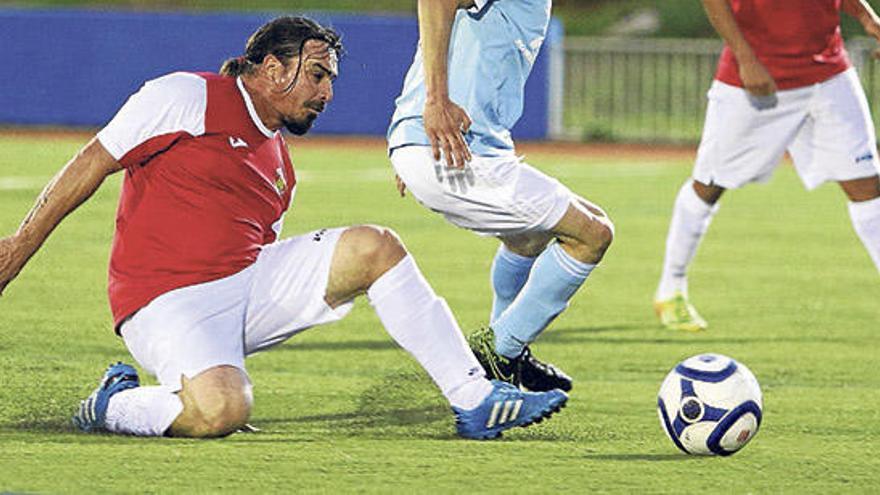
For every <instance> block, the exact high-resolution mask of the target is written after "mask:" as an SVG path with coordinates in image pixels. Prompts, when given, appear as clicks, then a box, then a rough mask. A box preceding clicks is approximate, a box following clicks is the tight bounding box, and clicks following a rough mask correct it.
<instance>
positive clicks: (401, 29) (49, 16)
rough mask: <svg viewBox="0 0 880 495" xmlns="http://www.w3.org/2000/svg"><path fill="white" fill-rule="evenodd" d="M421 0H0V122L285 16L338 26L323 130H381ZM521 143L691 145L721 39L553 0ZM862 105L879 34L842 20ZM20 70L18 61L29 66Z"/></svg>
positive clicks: (50, 110) (77, 122) (155, 69)
mask: <svg viewBox="0 0 880 495" xmlns="http://www.w3.org/2000/svg"><path fill="white" fill-rule="evenodd" d="M415 6H416V1H415V0H371V1H362V0H297V1H287V2H285V1H281V0H250V1H248V2H233V1H229V0H189V1H170V0H159V1H146V0H127V1H113V0H97V1H95V0H92V1H82V0H34V1H18V2H9V1H0V53H3V57H4V59H5V60H4V63H3V64H0V125H14V126H22V125H25V126H59V125H60V126H84V127H96V126H100V125H102V124H103V123H105V122H106V121H107V120H108V119H109V118H110V117H111V116H112V115H113V113H114V111H115V110H116V109H117V108H118V107H119V105H120V104H121V103H122V101H123V100H124V98H125V97H126V96H127V95H128V94H130V93H131V92H133V91H135V90H137V88H138V87H139V85H140V84H141V83H142V82H143V81H144V80H147V79H150V78H153V77H157V76H159V75H162V74H165V73H167V72H171V71H174V70H200V71H201V70H205V71H215V70H217V68H218V67H219V65H220V64H221V62H222V61H223V60H224V59H225V58H228V57H232V56H236V55H239V54H240V53H241V51H242V47H243V45H244V41H245V39H246V38H247V36H248V35H249V34H250V33H251V32H252V31H253V30H254V29H255V28H256V27H258V26H259V25H260V24H262V23H263V22H264V21H265V20H267V19H269V18H271V17H273V16H275V15H278V14H279V13H295V14H301V13H305V14H308V15H311V16H312V17H315V18H317V19H318V20H319V21H321V22H323V23H326V24H330V25H332V26H334V27H336V28H337V30H339V31H340V32H342V33H343V36H344V40H345V42H346V45H347V56H346V58H345V59H344V60H343V65H342V68H341V71H342V74H341V77H340V79H339V81H338V84H337V99H336V101H335V102H334V104H333V105H332V108H331V109H330V110H329V111H328V112H327V114H326V115H325V116H324V117H322V119H321V120H320V121H319V123H318V124H317V126H316V128H315V132H317V133H325V134H356V135H377V136H378V135H382V134H383V133H384V130H385V128H386V126H387V124H388V120H389V118H390V116H391V112H392V110H393V100H394V97H395V96H396V95H397V93H398V92H399V90H400V86H401V83H402V80H403V76H404V74H405V71H406V68H407V67H408V65H409V63H410V61H411V59H412V55H413V53H414V50H415V43H416V40H417V26H416V23H415ZM554 13H555V15H556V20H555V22H554V24H553V26H552V28H551V33H550V35H549V36H548V39H547V41H546V43H545V46H544V48H543V50H542V53H541V57H540V59H539V61H538V63H537V65H536V67H535V69H534V72H533V75H532V77H531V79H530V81H529V86H528V89H527V103H526V108H525V114H524V117H523V119H522V121H521V122H520V124H519V125H518V126H517V128H516V129H515V132H514V134H515V136H516V137H517V138H519V139H533V140H541V139H561V140H576V141H624V142H649V143H693V142H695V141H697V140H698V139H699V134H700V129H701V127H702V120H703V113H704V111H705V105H706V101H705V92H706V90H707V89H708V86H709V84H710V82H711V80H712V77H713V74H714V70H715V63H716V60H717V56H718V53H719V52H720V49H721V43H720V41H719V40H718V38H717V36H715V33H714V31H713V30H712V27H711V26H710V25H709V23H708V22H707V20H706V17H705V15H704V14H703V10H702V7H701V3H700V2H699V1H698V0H663V1H662V2H660V1H658V0H556V1H555V2H554ZM843 17H844V18H845V19H844V25H843V27H844V35H845V37H846V38H847V40H848V47H849V50H850V54H851V56H852V59H853V62H854V64H855V65H856V67H857V68H858V69H859V70H860V73H861V76H862V79H863V81H864V83H865V88H866V92H867V94H868V98H869V100H870V101H872V102H874V101H877V99H878V97H880V79H878V77H877V76H878V75H880V74H878V67H877V65H876V64H875V63H874V62H873V60H872V59H871V57H870V54H871V51H872V50H873V49H874V42H873V41H871V40H868V39H865V38H864V37H862V32H861V28H860V26H858V24H857V23H855V22H854V21H853V20H852V19H849V18H848V17H846V16H845V15H843ZM25 68H26V69H25Z"/></svg>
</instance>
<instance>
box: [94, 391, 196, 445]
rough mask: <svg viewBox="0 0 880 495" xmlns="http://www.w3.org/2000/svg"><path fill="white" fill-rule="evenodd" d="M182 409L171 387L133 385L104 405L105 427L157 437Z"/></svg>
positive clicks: (117, 431)
mask: <svg viewBox="0 0 880 495" xmlns="http://www.w3.org/2000/svg"><path fill="white" fill-rule="evenodd" d="M182 411H183V402H181V401H180V397H178V396H177V394H176V393H174V392H173V391H172V389H171V388H170V387H161V386H159V387H136V388H130V389H128V390H123V391H122V392H118V393H117V394H115V395H114V396H113V397H111V398H110V402H109V403H108V404H107V419H106V421H105V426H106V428H107V429H108V430H109V431H112V432H114V433H123V434H126V435H137V436H140V437H159V436H162V435H164V434H165V431H167V430H168V428H169V427H171V424H172V423H174V420H175V419H177V416H179V415H180V413H181V412H182Z"/></svg>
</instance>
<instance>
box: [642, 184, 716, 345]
mask: <svg viewBox="0 0 880 495" xmlns="http://www.w3.org/2000/svg"><path fill="white" fill-rule="evenodd" d="M723 193H724V188H722V187H719V186H716V185H712V184H710V185H706V184H703V183H701V182H697V181H694V180H688V181H687V182H685V183H684V185H683V186H682V187H681V190H680V191H679V192H678V196H677V197H676V199H675V205H674V206H673V211H672V221H671V222H670V224H669V233H668V234H667V237H666V257H665V258H664V261H663V273H662V275H661V276H660V284H659V286H658V287H657V292H656V294H655V296H654V301H655V302H654V309H655V311H656V312H657V315H658V316H659V317H660V321H661V323H662V324H663V325H664V326H666V327H667V328H671V329H677V330H687V331H699V330H704V329H705V328H706V322H705V320H703V319H702V318H701V317H700V315H699V314H697V312H696V310H695V309H694V308H693V306H691V304H690V303H689V302H688V299H687V295H688V287H687V269H688V266H689V265H690V263H691V261H692V260H693V259H694V255H695V254H696V252H697V248H698V247H699V245H700V241H701V240H702V239H703V236H704V235H705V233H706V230H707V229H708V228H709V224H710V223H711V222H712V217H713V216H714V215H715V213H716V212H717V211H718V206H717V202H718V199H720V198H721V195H722V194H723Z"/></svg>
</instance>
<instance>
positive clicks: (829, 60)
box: [715, 0, 850, 89]
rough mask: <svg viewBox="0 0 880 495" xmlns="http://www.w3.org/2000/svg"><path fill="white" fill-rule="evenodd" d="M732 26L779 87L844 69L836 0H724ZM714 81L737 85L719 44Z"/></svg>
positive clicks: (735, 70) (732, 62) (732, 63)
mask: <svg viewBox="0 0 880 495" xmlns="http://www.w3.org/2000/svg"><path fill="white" fill-rule="evenodd" d="M729 2H730V7H731V9H732V10H733V15H734V18H735V19H736V24H737V26H739V29H740V31H742V33H743V36H744V37H745V39H746V41H747V42H748V43H749V45H750V46H751V47H752V50H753V51H754V52H755V55H756V56H757V57H758V60H760V61H761V63H762V64H764V67H766V68H767V70H768V71H769V72H770V75H771V76H772V77H773V79H774V80H775V81H776V85H777V87H779V89H792V88H799V87H802V86H808V85H810V84H815V83H818V82H822V81H824V80H826V79H829V78H830V77H832V76H834V75H836V74H839V73H841V72H843V71H845V70H846V69H848V68H849V67H850V60H849V56H848V55H847V53H846V48H844V45H843V38H842V37H841V35H840V4H841V0H729ZM715 78H716V79H718V80H719V81H721V82H724V83H727V84H732V85H734V86H739V87H742V85H743V84H742V80H741V79H740V77H739V67H738V65H737V62H736V57H734V56H733V52H732V51H731V50H730V47H727V46H725V47H724V51H723V52H722V53H721V59H720V60H719V62H718V72H717V73H716V75H715Z"/></svg>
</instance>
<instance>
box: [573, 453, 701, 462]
mask: <svg viewBox="0 0 880 495" xmlns="http://www.w3.org/2000/svg"><path fill="white" fill-rule="evenodd" d="M582 457H583V458H584V459H587V460H596V461H620V462H632V461H644V462H692V461H695V460H698V459H700V458H699V457H697V456H692V455H684V454H675V453H672V454H585V455H583V456H582Z"/></svg>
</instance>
